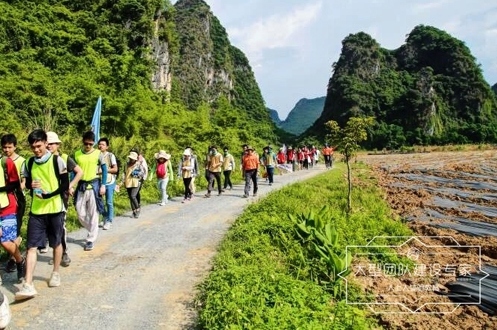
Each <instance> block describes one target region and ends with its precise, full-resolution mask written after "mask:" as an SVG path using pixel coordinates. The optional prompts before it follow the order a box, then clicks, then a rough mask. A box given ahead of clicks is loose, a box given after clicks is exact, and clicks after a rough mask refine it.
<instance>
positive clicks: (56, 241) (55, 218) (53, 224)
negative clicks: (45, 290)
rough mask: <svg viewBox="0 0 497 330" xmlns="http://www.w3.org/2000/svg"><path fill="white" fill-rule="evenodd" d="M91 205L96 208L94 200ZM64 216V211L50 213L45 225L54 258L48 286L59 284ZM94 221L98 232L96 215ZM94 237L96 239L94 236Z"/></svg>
mask: <svg viewBox="0 0 497 330" xmlns="http://www.w3.org/2000/svg"><path fill="white" fill-rule="evenodd" d="M90 204H91V203H90ZM93 205H94V207H95V209H96V207H97V206H96V204H95V202H94V204H93ZM97 214H98V213H97ZM64 218H65V213H64V212H61V213H57V214H52V215H50V217H49V219H48V226H47V236H48V244H49V245H50V247H51V248H52V249H53V260H54V262H53V273H52V277H51V278H50V282H49V286H51V287H54V286H59V285H60V276H59V275H58V273H59V266H60V263H61V260H62V253H63V250H62V232H63V226H64ZM94 222H95V227H96V228H97V232H98V216H97V218H96V220H95V221H94ZM95 239H96V237H95ZM88 241H90V238H88ZM92 242H93V241H92ZM54 273H56V274H54Z"/></svg>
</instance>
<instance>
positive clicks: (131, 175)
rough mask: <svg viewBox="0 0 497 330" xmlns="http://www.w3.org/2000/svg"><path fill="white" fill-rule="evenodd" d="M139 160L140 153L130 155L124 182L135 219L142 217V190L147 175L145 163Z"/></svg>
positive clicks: (132, 152)
mask: <svg viewBox="0 0 497 330" xmlns="http://www.w3.org/2000/svg"><path fill="white" fill-rule="evenodd" d="M138 158H139V155H138V153H136V152H134V151H131V152H130V153H129V155H128V162H127V164H126V171H125V172H124V180H123V181H124V186H125V187H126V191H127V192H128V198H129V203H130V205H131V210H132V211H133V217H134V218H138V217H139V216H140V188H141V185H142V183H143V177H144V176H145V173H146V171H145V168H144V163H143V162H140V161H139V160H138Z"/></svg>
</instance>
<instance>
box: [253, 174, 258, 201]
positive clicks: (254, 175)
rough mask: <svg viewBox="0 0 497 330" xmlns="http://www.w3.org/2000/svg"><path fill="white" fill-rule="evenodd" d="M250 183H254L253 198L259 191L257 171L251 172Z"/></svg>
mask: <svg viewBox="0 0 497 330" xmlns="http://www.w3.org/2000/svg"><path fill="white" fill-rule="evenodd" d="M252 182H253V183H254V196H256V195H257V190H258V189H259V187H258V186H257V171H254V172H252Z"/></svg>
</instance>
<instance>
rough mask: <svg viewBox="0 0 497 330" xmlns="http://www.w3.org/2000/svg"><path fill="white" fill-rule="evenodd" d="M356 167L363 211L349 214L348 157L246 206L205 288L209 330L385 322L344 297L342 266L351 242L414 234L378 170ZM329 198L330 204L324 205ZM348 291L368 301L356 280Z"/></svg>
mask: <svg viewBox="0 0 497 330" xmlns="http://www.w3.org/2000/svg"><path fill="white" fill-rule="evenodd" d="M354 166H355V168H354V171H355V173H357V175H356V177H357V181H358V182H360V188H358V189H354V191H353V192H352V194H353V201H354V202H355V203H357V204H358V205H361V212H357V213H355V214H351V215H350V216H347V212H346V209H347V202H346V201H347V193H346V191H347V189H346V184H347V183H346V182H345V180H343V176H344V172H345V165H344V164H343V163H340V164H338V165H337V167H336V170H333V171H328V172H326V173H325V174H322V175H320V176H318V177H315V178H313V179H311V180H308V181H306V182H304V183H297V184H294V185H291V186H288V187H285V188H283V189H281V190H279V191H277V192H274V193H271V194H270V195H269V196H268V197H267V198H265V199H263V200H262V201H260V202H258V203H257V204H252V205H250V206H249V207H248V208H247V209H246V210H245V212H244V213H243V214H242V215H241V216H240V217H239V218H238V219H237V220H236V222H235V223H234V225H233V226H232V228H231V229H230V230H229V231H228V233H227V235H226V237H225V238H224V240H223V242H222V244H221V246H220V248H219V253H218V254H217V256H216V257H215V260H214V264H213V270H212V272H211V273H210V275H209V276H208V278H207V279H206V280H205V281H204V282H203V283H202V284H201V285H200V286H199V295H198V297H197V303H198V306H199V310H200V315H199V323H200V326H201V327H202V328H208V329H299V328H302V329H371V328H378V327H379V326H378V324H376V321H375V319H374V317H373V316H372V315H370V314H369V313H368V312H367V311H365V310H361V309H358V308H356V307H353V306H352V305H347V304H346V303H345V302H344V300H343V299H344V292H343V281H339V280H336V276H335V275H336V271H337V270H340V269H343V265H344V264H343V263H344V262H345V258H344V255H343V253H344V252H345V248H346V246H347V245H365V244H367V242H368V241H369V240H370V239H372V238H373V237H374V236H377V235H392V236H406V235H407V236H409V235H411V233H410V231H409V230H408V229H406V227H405V226H404V225H403V224H402V223H400V222H399V221H397V220H394V219H392V215H391V212H390V210H389V208H388V206H387V204H386V203H385V201H384V200H383V199H382V197H381V194H380V192H379V191H378V186H377V184H376V182H375V181H374V178H372V177H371V173H370V171H369V170H368V169H366V168H365V166H363V165H362V164H357V165H354ZM358 186H359V184H358ZM323 201H326V206H327V208H325V209H324V210H323V211H319V210H321V209H322V208H323V206H324V205H323ZM312 210H314V211H312ZM311 211H312V212H311ZM288 214H291V215H292V216H287V215H288ZM311 232H312V234H311ZM306 233H309V234H306ZM321 235H322V236H324V237H320V236H321ZM336 257H338V258H336ZM333 259H335V260H333ZM337 259H338V260H337ZM349 283H350V281H349ZM348 294H350V295H352V296H353V297H354V299H355V301H357V300H358V299H357V297H358V296H364V299H368V298H367V296H366V294H365V293H364V292H361V289H360V288H359V287H358V286H357V285H354V284H351V285H349V292H348Z"/></svg>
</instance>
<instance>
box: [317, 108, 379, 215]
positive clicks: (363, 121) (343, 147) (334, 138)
mask: <svg viewBox="0 0 497 330" xmlns="http://www.w3.org/2000/svg"><path fill="white" fill-rule="evenodd" d="M325 125H326V128H328V129H329V131H330V133H329V134H328V137H329V139H330V141H331V145H332V146H333V147H334V148H336V149H339V150H340V153H341V154H342V155H343V157H344V159H345V164H346V165H347V183H348V189H347V191H348V194H347V212H348V213H350V212H352V170H351V167H350V161H351V160H352V157H354V156H355V154H356V153H357V152H358V151H359V149H360V143H361V142H363V141H366V140H367V138H368V130H370V129H371V127H373V125H374V118H373V117H351V118H349V121H347V124H346V125H345V127H344V128H340V126H339V125H338V123H337V122H336V121H333V120H330V121H329V122H327V123H326V124H325Z"/></svg>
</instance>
